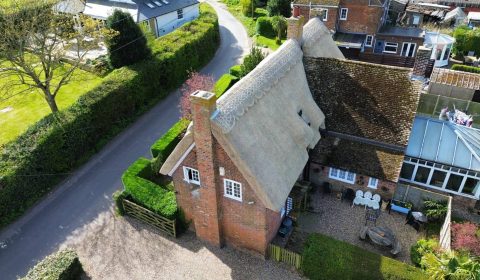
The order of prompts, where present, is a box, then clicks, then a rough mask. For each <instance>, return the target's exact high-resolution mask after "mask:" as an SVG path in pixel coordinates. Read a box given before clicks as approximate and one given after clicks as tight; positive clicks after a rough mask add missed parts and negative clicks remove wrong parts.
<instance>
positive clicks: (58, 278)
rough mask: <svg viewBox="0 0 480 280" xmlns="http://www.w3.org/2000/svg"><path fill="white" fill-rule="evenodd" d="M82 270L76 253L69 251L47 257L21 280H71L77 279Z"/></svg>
mask: <svg viewBox="0 0 480 280" xmlns="http://www.w3.org/2000/svg"><path fill="white" fill-rule="evenodd" d="M82 272H83V269H82V265H81V264H80V261H79V260H78V256H77V253H75V251H73V250H71V249H67V250H63V251H60V252H57V253H55V254H52V255H50V256H47V257H46V258H45V259H43V260H42V261H40V262H39V263H37V264H36V265H35V266H34V267H33V268H32V269H30V270H29V271H28V273H27V276H25V277H24V278H22V279H23V280H38V279H42V280H72V279H79V278H80V275H81V274H82Z"/></svg>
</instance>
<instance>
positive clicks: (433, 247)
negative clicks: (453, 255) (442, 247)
mask: <svg viewBox="0 0 480 280" xmlns="http://www.w3.org/2000/svg"><path fill="white" fill-rule="evenodd" d="M438 250H439V246H438V240H436V239H420V240H418V241H417V243H415V245H413V246H412V247H411V248H410V260H411V261H412V263H413V264H414V265H416V266H418V267H420V262H421V260H422V257H423V256H424V255H425V254H427V253H433V252H436V251H438Z"/></svg>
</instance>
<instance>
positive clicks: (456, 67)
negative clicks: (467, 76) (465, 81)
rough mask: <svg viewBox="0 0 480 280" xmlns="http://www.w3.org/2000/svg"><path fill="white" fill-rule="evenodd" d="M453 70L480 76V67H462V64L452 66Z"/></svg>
mask: <svg viewBox="0 0 480 280" xmlns="http://www.w3.org/2000/svg"><path fill="white" fill-rule="evenodd" d="M452 70H457V71H463V72H470V73H478V74H480V67H475V66H468V65H462V64H454V65H453V66H452Z"/></svg>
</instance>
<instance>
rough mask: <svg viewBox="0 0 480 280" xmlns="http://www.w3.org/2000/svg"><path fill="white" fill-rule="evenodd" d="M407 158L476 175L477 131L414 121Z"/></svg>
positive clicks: (479, 141) (479, 165)
mask: <svg viewBox="0 0 480 280" xmlns="http://www.w3.org/2000/svg"><path fill="white" fill-rule="evenodd" d="M405 154H406V155H407V156H410V157H414V158H420V159H424V160H428V161H433V162H438V163H444V164H447V165H451V166H456V167H461V168H465V169H471V170H475V171H480V156H479V155H480V130H478V129H475V128H469V127H466V126H461V125H456V124H453V123H451V122H448V121H442V120H436V119H430V118H425V117H416V118H415V121H414V123H413V128H412V133H411V135H410V140H409V143H408V147H407V150H406V153H405Z"/></svg>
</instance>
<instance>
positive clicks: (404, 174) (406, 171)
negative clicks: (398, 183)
mask: <svg viewBox="0 0 480 280" xmlns="http://www.w3.org/2000/svg"><path fill="white" fill-rule="evenodd" d="M414 168H415V165H412V164H408V163H404V164H403V166H402V171H400V177H401V178H403V179H407V180H412V175H413V170H414Z"/></svg>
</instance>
